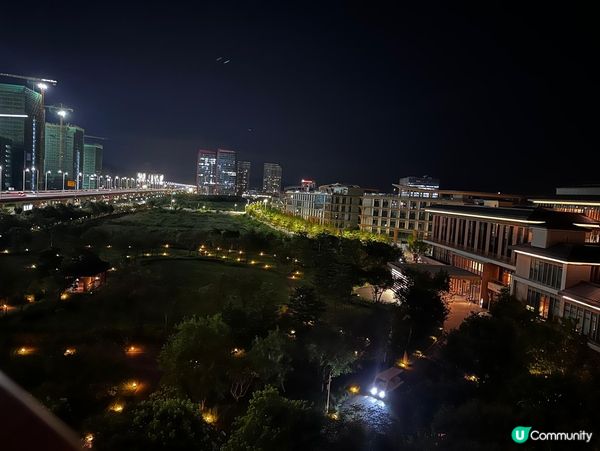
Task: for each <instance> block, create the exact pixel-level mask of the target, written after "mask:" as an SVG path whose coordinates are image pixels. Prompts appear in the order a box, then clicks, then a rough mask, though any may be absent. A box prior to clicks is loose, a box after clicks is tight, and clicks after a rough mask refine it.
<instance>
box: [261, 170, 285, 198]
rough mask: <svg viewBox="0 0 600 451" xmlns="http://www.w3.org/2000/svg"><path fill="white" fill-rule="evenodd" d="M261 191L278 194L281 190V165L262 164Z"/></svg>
mask: <svg viewBox="0 0 600 451" xmlns="http://www.w3.org/2000/svg"><path fill="white" fill-rule="evenodd" d="M263 191H264V192H265V193H269V194H279V193H280V192H281V166H280V165H278V164H277V163H265V164H264V167H263Z"/></svg>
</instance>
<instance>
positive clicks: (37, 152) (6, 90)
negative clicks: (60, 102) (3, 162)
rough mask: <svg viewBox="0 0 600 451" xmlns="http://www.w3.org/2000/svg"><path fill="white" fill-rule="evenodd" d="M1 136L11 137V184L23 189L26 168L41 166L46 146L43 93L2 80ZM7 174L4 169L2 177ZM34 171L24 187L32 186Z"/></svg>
mask: <svg viewBox="0 0 600 451" xmlns="http://www.w3.org/2000/svg"><path fill="white" fill-rule="evenodd" d="M0 113H1V114H4V115H12V116H14V117H0V138H4V139H8V140H10V141H11V158H10V159H11V174H10V178H11V185H10V186H13V187H14V188H15V189H24V188H23V186H22V184H23V181H22V180H23V179H22V172H23V170H24V169H25V168H29V169H31V168H37V169H39V168H41V167H42V162H43V154H44V146H43V142H42V136H43V124H44V120H43V117H44V115H43V113H44V112H43V108H42V95H41V94H40V93H38V92H35V91H33V90H31V89H29V88H27V87H26V86H21V85H13V84H6V83H0ZM7 175H8V174H7V173H5V172H4V171H3V178H4V177H6V176H7ZM34 181H35V174H34V173H33V171H31V172H30V175H29V177H27V178H26V179H25V189H28V190H29V189H32V187H33V183H34Z"/></svg>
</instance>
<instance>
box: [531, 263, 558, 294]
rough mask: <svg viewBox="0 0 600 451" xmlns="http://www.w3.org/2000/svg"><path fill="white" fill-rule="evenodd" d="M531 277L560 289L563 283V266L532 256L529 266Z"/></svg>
mask: <svg viewBox="0 0 600 451" xmlns="http://www.w3.org/2000/svg"><path fill="white" fill-rule="evenodd" d="M529 279H530V280H532V281H534V282H539V283H541V284H544V285H548V286H549V287H552V288H556V289H559V288H560V287H561V283H562V266H559V265H555V264H552V263H548V262H547V261H544V260H540V259H538V258H532V259H531V266H530V267H529Z"/></svg>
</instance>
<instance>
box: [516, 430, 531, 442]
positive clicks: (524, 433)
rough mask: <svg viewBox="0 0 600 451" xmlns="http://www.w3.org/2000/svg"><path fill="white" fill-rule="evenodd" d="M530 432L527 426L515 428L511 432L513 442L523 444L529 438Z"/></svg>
mask: <svg viewBox="0 0 600 451" xmlns="http://www.w3.org/2000/svg"><path fill="white" fill-rule="evenodd" d="M530 430H531V427H527V426H517V427H516V428H514V429H513V430H512V434H511V437H512V439H513V442H515V443H525V442H526V441H527V439H528V438H529V431H530Z"/></svg>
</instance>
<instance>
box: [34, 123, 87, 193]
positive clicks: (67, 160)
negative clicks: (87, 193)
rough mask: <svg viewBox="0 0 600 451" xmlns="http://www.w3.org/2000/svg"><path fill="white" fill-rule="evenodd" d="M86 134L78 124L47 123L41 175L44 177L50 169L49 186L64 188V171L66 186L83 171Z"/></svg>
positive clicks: (41, 177)
mask: <svg viewBox="0 0 600 451" xmlns="http://www.w3.org/2000/svg"><path fill="white" fill-rule="evenodd" d="M84 134H85V133H84V130H83V129H82V128H81V127H78V126H76V125H71V124H64V125H62V127H61V126H60V125H59V124H50V123H46V131H45V140H46V145H45V154H44V165H43V170H42V171H41V172H40V175H39V177H40V179H43V178H44V174H45V173H46V172H47V171H50V174H48V188H54V189H60V188H62V181H63V176H62V174H64V173H67V176H66V177H65V183H66V185H65V186H68V185H70V184H69V183H68V182H69V181H73V180H75V179H76V175H77V174H78V173H79V172H81V167H82V159H83V151H84V148H83V147H84ZM58 171H61V173H59V172H58Z"/></svg>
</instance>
